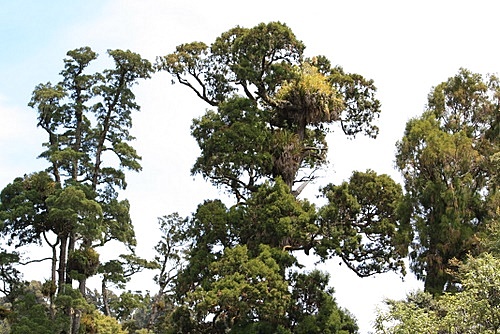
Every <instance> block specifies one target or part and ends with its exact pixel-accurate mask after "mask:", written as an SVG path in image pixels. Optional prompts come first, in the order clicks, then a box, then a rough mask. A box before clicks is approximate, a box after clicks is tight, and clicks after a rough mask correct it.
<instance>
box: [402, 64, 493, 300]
mask: <svg viewBox="0 0 500 334" xmlns="http://www.w3.org/2000/svg"><path fill="white" fill-rule="evenodd" d="M499 96H500V89H499V81H498V79H497V78H496V77H495V76H492V75H490V76H486V77H485V78H483V77H482V76H481V75H479V74H474V73H471V72H470V71H467V70H465V69H461V70H460V71H459V73H458V74H457V75H456V76H454V77H451V78H449V79H448V80H447V81H446V82H443V83H441V84H439V85H438V86H436V87H435V88H434V89H433V90H432V91H431V93H430V94H429V102H428V106H427V108H428V110H427V111H426V112H425V113H424V114H423V115H422V116H421V117H418V118H415V119H412V120H410V121H409V122H408V123H407V125H406V130H405V134H404V137H403V139H402V140H401V141H399V142H398V144H397V156H396V162H397V166H398V168H399V170H400V171H401V172H402V174H403V177H404V180H405V188H406V191H407V196H406V201H407V204H406V205H405V207H406V209H407V213H406V217H408V219H410V220H411V223H412V225H413V228H414V233H415V237H416V238H415V242H414V244H413V251H412V253H411V268H412V270H413V272H414V273H415V274H416V275H417V277H419V278H420V279H422V280H425V290H426V291H428V292H431V293H433V294H435V293H441V292H442V291H443V290H444V289H447V288H452V281H451V277H450V275H449V274H448V273H447V269H448V262H449V261H450V260H451V259H453V258H456V259H458V260H463V259H464V258H465V257H466V255H467V254H469V253H471V252H472V253H474V252H475V251H477V246H478V242H477V233H478V232H479V231H480V230H481V229H482V228H483V227H484V226H485V224H486V223H487V222H488V221H489V220H491V218H492V217H493V216H492V215H493V214H495V211H496V210H495V209H494V208H493V206H494V205H493V202H495V201H496V203H497V204H498V200H495V198H496V197H498V163H495V161H496V160H495V154H498V152H499V144H500V128H499V121H500V119H499V115H500V103H499ZM495 180H496V181H495ZM496 214H497V215H498V213H496Z"/></svg>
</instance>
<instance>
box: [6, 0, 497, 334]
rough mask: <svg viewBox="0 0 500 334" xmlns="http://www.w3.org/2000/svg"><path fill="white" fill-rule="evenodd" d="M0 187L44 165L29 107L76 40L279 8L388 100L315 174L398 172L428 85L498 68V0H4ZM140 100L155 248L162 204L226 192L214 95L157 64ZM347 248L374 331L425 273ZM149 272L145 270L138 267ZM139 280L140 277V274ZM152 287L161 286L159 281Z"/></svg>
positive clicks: (313, 43) (206, 25) (163, 45)
mask: <svg viewBox="0 0 500 334" xmlns="http://www.w3.org/2000/svg"><path fill="white" fill-rule="evenodd" d="M0 3H1V5H0V78H1V80H0V188H3V187H4V186H5V185H6V184H7V183H9V182H11V181H12V180H13V178H14V177H16V176H20V175H23V174H24V173H30V172H35V171H37V170H40V169H42V168H44V166H46V164H45V162H44V161H41V160H37V159H36V156H37V155H38V154H39V153H40V152H41V151H42V147H41V142H42V141H44V140H45V136H44V135H43V133H42V132H41V131H40V130H38V129H36V113H35V111H34V110H31V109H30V108H28V107H27V104H28V102H29V100H30V96H31V92H32V91H33V88H34V87H35V85H37V84H38V83H41V82H47V81H52V82H57V81H58V80H59V77H58V73H59V72H60V71H61V69H62V67H63V58H64V57H65V54H66V52H67V51H68V50H70V49H74V48H77V47H81V46H90V47H92V48H93V49H94V50H95V51H96V52H98V53H99V54H100V55H101V57H100V58H102V59H103V60H105V59H106V50H107V49H114V48H122V49H131V50H132V51H135V52H138V53H141V54H142V55H143V56H144V57H146V58H148V59H150V60H151V61H154V60H155V58H156V56H160V55H164V54H167V53H170V52H172V51H173V50H174V48H175V46H176V45H178V44H181V43H185V42H191V41H195V40H200V41H204V42H206V43H211V42H212V41H213V40H214V38H215V37H216V36H218V35H219V34H220V33H222V32H223V31H226V30H228V29H230V28H232V27H234V26H236V25H241V26H245V27H252V26H254V25H256V24H258V23H260V22H269V21H275V20H276V21H281V22H284V23H286V24H287V25H288V26H290V27H291V28H292V30H293V31H294V32H295V34H296V35H297V37H298V38H299V39H301V40H302V41H303V42H304V43H305V45H306V46H307V48H306V54H307V55H308V56H314V55H318V54H323V55H325V56H327V57H328V58H329V59H330V60H331V61H332V63H333V64H339V65H341V66H343V67H344V69H345V70H346V71H348V72H357V73H360V74H362V75H364V76H366V77H368V78H372V79H374V80H375V84H376V86H377V87H378V97H379V99H380V100H381V102H382V117H381V119H380V122H379V125H380V128H381V133H380V136H379V138H378V139H377V140H368V139H365V138H359V139H356V140H354V141H346V140H344V139H343V138H342V137H341V136H338V135H335V134H334V135H332V136H331V137H330V138H329V140H330V142H329V145H330V160H331V162H332V165H331V168H330V169H329V170H328V171H325V172H324V173H323V175H322V176H323V177H322V178H321V179H319V180H318V182H317V183H316V184H313V185H309V186H308V188H306V191H305V195H307V196H309V197H310V198H311V199H314V197H315V195H316V193H317V189H318V187H319V186H320V185H322V184H326V183H328V182H337V183H338V182H340V181H341V180H343V179H346V178H347V177H348V176H349V175H350V174H351V172H352V170H365V169H367V168H371V169H374V170H375V171H377V172H379V173H389V174H390V175H392V176H393V177H394V178H396V179H399V175H398V173H397V172H396V171H395V170H394V169H393V160H394V144H395V142H396V141H397V140H398V139H400V138H401V136H402V134H403V130H404V126H405V123H406V121H407V120H408V119H410V118H411V117H414V116H416V115H419V114H420V113H421V112H422V111H423V110H424V107H425V103H426V98H427V94H428V93H429V91H430V89H431V87H432V86H434V85H437V84H439V83H440V82H442V81H444V80H446V79H447V78H448V77H450V76H453V75H454V74H456V73H457V71H458V69H459V68H460V67H465V68H468V69H470V70H472V71H474V72H478V73H482V74H485V73H499V72H500V47H499V46H498V35H499V28H498V22H499V21H500V14H499V13H500V6H499V5H497V1H495V0H491V1H485V0H478V1H474V2H472V1H448V0H440V1H435V0H424V1H411V2H410V1H396V0H392V1H388V0H382V1H373V0H354V1H346V0H342V1H338V0H333V1H326V0H325V1H300V2H293V1H289V0H275V1H272V0H271V1H270V0H254V1H250V2H239V1H230V0H213V1H205V0H199V1H195V0H187V1H186V0H182V1H181V0H179V1H172V0H91V1H89V0H85V1H83V0H81V1H80V0H75V1H62V0H57V1H55V0H50V1H49V0H47V1H43V0H31V1H27V0H12V1H9V0H0ZM136 93H137V100H138V102H139V104H140V105H141V106H142V111H141V112H140V113H139V114H136V115H135V116H134V128H133V130H132V132H133V134H134V135H135V136H136V137H137V141H136V143H135V144H134V146H135V147H136V148H137V150H138V151H139V154H141V155H142V156H143V163H142V164H143V167H144V169H143V171H142V172H141V173H138V174H128V175H127V177H128V183H129V187H128V189H127V191H126V192H124V193H123V196H124V197H126V198H128V199H129V200H130V201H131V205H132V209H131V210H132V218H133V221H134V224H135V226H136V233H137V235H138V241H139V247H138V251H139V252H140V253H141V252H142V254H144V255H145V256H147V255H148V254H150V251H151V248H152V247H153V244H154V243H155V242H156V238H157V229H156V217H158V216H161V215H164V214H169V213H171V212H174V211H179V212H180V213H181V215H188V214H189V213H190V212H192V211H193V210H195V208H196V206H197V204H199V203H200V202H202V201H203V199H206V198H213V197H214V196H219V195H220V194H219V193H218V192H217V190H214V189H212V187H211V186H210V185H208V184H206V183H205V182H204V181H203V180H201V179H199V178H195V179H193V177H192V176H190V175H189V170H190V168H191V166H192V164H193V163H194V159H195V158H196V155H197V147H196V144H195V142H194V140H193V139H192V138H191V137H190V135H189V126H190V123H191V120H192V119H193V118H194V117H199V116H200V115H201V114H202V113H203V112H204V110H205V109H206V108H207V107H208V106H206V105H204V104H203V103H201V102H200V101H198V100H197V99H196V98H195V96H194V95H193V94H191V93H190V92H189V91H187V90H186V89H185V88H184V87H180V85H174V86H172V85H171V84H170V78H169V77H168V75H166V74H164V73H161V74H156V75H155V77H154V78H153V79H152V80H149V81H146V82H142V83H141V84H140V85H139V86H137V87H136ZM344 267H345V266H344ZM344 267H342V268H340V267H338V261H332V262H331V263H327V264H326V265H325V266H323V267H322V268H324V269H325V270H328V271H329V272H330V274H331V275H332V284H333V285H334V287H335V289H336V291H337V293H336V296H337V299H338V301H339V303H340V305H341V306H343V307H346V308H348V309H350V310H351V311H353V312H354V314H355V315H356V316H357V318H358V320H359V323H360V325H361V329H362V333H367V331H368V330H369V328H370V321H372V320H373V314H374V310H375V306H376V305H377V304H380V303H381V300H382V298H384V297H393V298H399V297H402V296H404V294H405V292H406V291H410V290H412V289H414V288H415V287H417V286H419V285H418V284H415V282H414V280H413V279H412V277H411V275H410V276H408V278H407V279H406V281H405V282H401V280H400V279H399V278H398V277H397V276H396V275H392V274H386V275H379V276H376V277H375V278H368V279H363V280H361V279H358V278H357V277H355V276H354V275H353V274H352V273H349V272H347V271H346V270H345V268H344ZM143 279H146V278H143ZM136 284H138V285H139V286H144V284H146V283H144V282H139V283H136ZM153 289H154V287H153Z"/></svg>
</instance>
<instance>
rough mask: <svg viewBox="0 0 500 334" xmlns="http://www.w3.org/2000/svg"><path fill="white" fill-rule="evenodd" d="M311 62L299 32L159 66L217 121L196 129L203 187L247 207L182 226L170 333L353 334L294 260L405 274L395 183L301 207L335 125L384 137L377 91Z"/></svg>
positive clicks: (269, 29)
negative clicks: (309, 258) (301, 255)
mask: <svg viewBox="0 0 500 334" xmlns="http://www.w3.org/2000/svg"><path fill="white" fill-rule="evenodd" d="M303 51H304V45H303V43H302V42H301V41H299V40H298V39H297V38H296V37H295V35H294V34H293V32H292V31H291V30H290V29H289V28H288V27H287V26H286V25H284V24H281V23H277V22H272V23H269V24H259V25H257V26H256V27H254V28H250V29H248V28H242V27H236V28H233V29H230V30H229V31H227V32H225V33H223V34H222V35H221V36H220V37H218V38H217V39H216V40H215V42H214V43H212V44H211V45H210V46H208V45H206V44H204V43H202V42H195V43H189V44H183V45H180V46H178V47H177V49H176V51H175V52H174V53H172V54H169V55H167V56H165V57H161V58H160V59H159V62H158V65H157V66H158V68H160V69H163V70H166V71H167V72H169V73H170V74H172V75H173V76H174V78H175V81H176V82H179V83H181V84H182V85H185V86H187V87H189V88H190V89H191V90H192V91H193V92H194V93H195V94H196V96H197V97H199V98H200V99H202V100H203V101H205V102H207V103H208V104H209V105H210V106H211V107H213V108H214V110H209V111H207V112H206V114H205V115H203V116H202V117H200V118H198V119H195V120H194V121H193V125H192V128H191V130H192V135H193V136H194V138H195V139H196V141H197V142H198V145H199V147H200V149H201V153H200V156H199V157H198V158H197V160H196V162H195V164H194V166H193V168H192V173H193V174H200V175H202V176H203V177H204V178H205V179H207V180H210V181H211V182H212V183H213V184H214V185H215V186H217V187H221V188H223V189H225V190H227V191H228V192H229V193H230V194H233V195H234V197H235V204H234V205H231V206H229V207H228V206H227V205H226V204H225V203H224V202H223V201H220V200H207V201H205V202H204V203H203V204H200V205H199V206H198V208H197V210H196V212H195V213H194V214H193V215H192V216H191V217H188V218H185V219H183V218H180V217H177V218H176V219H173V220H171V221H170V224H171V225H172V226H176V228H175V231H176V232H175V233H173V234H172V235H171V236H169V237H170V238H172V239H174V240H185V242H187V245H185V248H184V249H185V261H186V264H185V265H184V267H183V268H182V270H181V271H180V272H179V273H178V275H177V277H176V279H175V291H176V293H177V295H176V297H177V298H176V300H177V303H178V304H179V307H178V308H177V309H176V310H174V312H173V313H172V315H171V317H170V320H171V323H169V324H168V326H170V327H169V328H170V330H171V332H196V333H205V332H211V333H219V332H220V333H222V332H227V331H231V332H233V333H236V332H245V333H254V332H255V333H257V332H265V333H271V332H272V333H278V332H281V333H291V332H294V333H306V332H307V333H325V332H331V333H352V332H355V331H356V326H355V325H354V322H353V320H352V318H351V317H350V316H349V315H348V314H347V313H345V312H343V311H341V310H340V309H339V308H338V306H337V305H336V304H335V303H334V300H333V298H332V297H331V295H329V297H327V296H326V295H323V294H321V293H319V290H314V289H325V288H326V283H325V278H324V277H319V276H318V273H307V274H306V273H304V274H300V275H299V274H298V273H297V272H296V270H295V269H297V268H299V267H301V264H300V263H299V262H298V260H297V257H296V253H295V251H298V250H303V251H304V252H305V253H306V254H309V253H310V252H314V253H315V254H316V255H318V256H319V257H320V259H321V260H326V259H329V258H331V257H334V256H341V257H342V260H343V261H344V262H346V263H347V264H348V266H349V267H350V268H351V269H353V270H354V271H355V272H356V273H357V274H358V275H360V276H368V275H372V274H374V273H378V272H384V271H387V270H391V269H394V270H398V269H401V268H402V263H401V261H400V260H401V257H402V256H403V255H404V253H405V252H404V247H401V248H399V247H398V245H399V244H400V242H402V241H403V242H404V241H406V238H405V237H403V235H404V233H405V231H406V229H404V228H402V226H399V223H398V219H397V214H398V202H399V200H400V198H401V196H402V190H401V188H400V187H399V186H398V185H396V184H395V183H394V181H392V180H391V179H390V178H388V177H387V176H385V175H377V174H376V173H374V172H372V171H368V172H366V173H355V174H353V176H352V177H351V180H350V181H349V182H345V183H344V184H342V185H340V186H335V185H329V186H327V187H325V188H324V190H323V193H322V195H323V197H324V198H325V200H326V201H327V203H328V204H327V205H325V207H323V208H317V207H316V206H315V205H314V204H312V203H310V202H309V201H307V200H305V199H299V198H298V195H299V194H300V193H301V190H302V189H303V187H304V186H306V185H307V184H308V183H309V182H310V181H311V180H313V179H314V177H315V173H314V172H315V171H316V170H317V169H318V168H321V167H322V166H323V165H325V164H326V157H327V148H328V147H327V141H326V137H327V134H328V133H329V132H330V131H331V130H332V129H333V128H334V124H339V125H340V128H341V129H342V130H343V132H344V133H345V134H346V135H348V136H351V137H354V136H355V135H357V134H359V133H364V134H366V135H368V136H370V137H375V136H376V135H377V132H378V129H377V127H376V126H375V125H374V124H373V122H374V120H375V119H377V118H378V115H379V113H380V103H379V101H378V100H377V99H376V98H375V86H374V85H373V82H372V81H371V80H367V79H365V78H363V77H362V76H361V75H358V74H349V73H345V72H344V71H343V69H342V68H340V67H332V66H331V63H330V62H329V61H328V59H326V58H325V57H324V56H318V57H313V58H310V59H306V58H304V55H303ZM293 268H295V269H293ZM301 275H305V276H301ZM320 276H321V275H320ZM314 282H315V283H314ZM307 285H309V287H313V286H314V289H313V290H314V291H312V290H307V289H309V288H308V287H307ZM306 290H307V291H306ZM327 291H330V290H327ZM330 292H331V291H330ZM304 293H307V294H310V296H311V297H310V299H309V296H304ZM305 299H307V300H309V301H310V305H308V304H307V303H308V302H305V301H304V300H305Z"/></svg>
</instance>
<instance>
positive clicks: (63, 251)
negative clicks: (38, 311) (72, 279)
mask: <svg viewBox="0 0 500 334" xmlns="http://www.w3.org/2000/svg"><path fill="white" fill-rule="evenodd" d="M67 246H68V237H67V236H65V235H63V236H61V245H60V246H59V269H58V274H59V278H58V281H57V286H58V291H59V293H61V292H63V291H64V284H65V283H67V282H66V261H67V257H68V254H67Z"/></svg>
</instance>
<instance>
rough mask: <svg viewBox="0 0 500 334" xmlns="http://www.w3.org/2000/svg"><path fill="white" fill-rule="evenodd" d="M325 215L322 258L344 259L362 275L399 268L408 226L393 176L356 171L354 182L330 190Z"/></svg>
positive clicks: (326, 193)
mask: <svg viewBox="0 0 500 334" xmlns="http://www.w3.org/2000/svg"><path fill="white" fill-rule="evenodd" d="M323 195H324V196H325V197H326V198H327V199H328V201H329V203H328V204H327V205H326V206H324V207H323V208H321V211H320V217H321V218H320V222H319V224H320V232H319V235H322V236H324V237H323V238H321V241H320V242H318V244H317V246H316V247H315V250H316V252H317V254H318V255H319V256H321V257H322V258H323V259H325V258H328V257H331V256H336V255H338V256H340V257H341V258H342V260H343V261H344V263H346V264H347V265H348V266H349V268H351V269H352V270H354V271H355V272H356V274H358V275H359V276H362V277H363V276H369V275H371V274H373V273H377V272H384V271H388V270H397V269H400V270H402V271H403V273H404V266H403V263H402V257H403V256H405V255H406V246H407V244H408V239H409V227H408V226H405V225H404V224H402V223H401V221H400V217H399V210H400V207H399V205H400V203H401V200H402V198H403V194H402V189H401V187H400V186H399V185H398V184H397V183H396V182H394V181H393V180H392V179H391V178H390V177H389V176H388V175H377V174H376V173H375V172H373V171H367V172H365V173H362V172H354V173H353V174H352V176H351V178H350V179H349V182H343V183H342V184H341V185H339V186H335V185H332V184H330V185H328V186H326V187H325V188H323Z"/></svg>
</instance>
